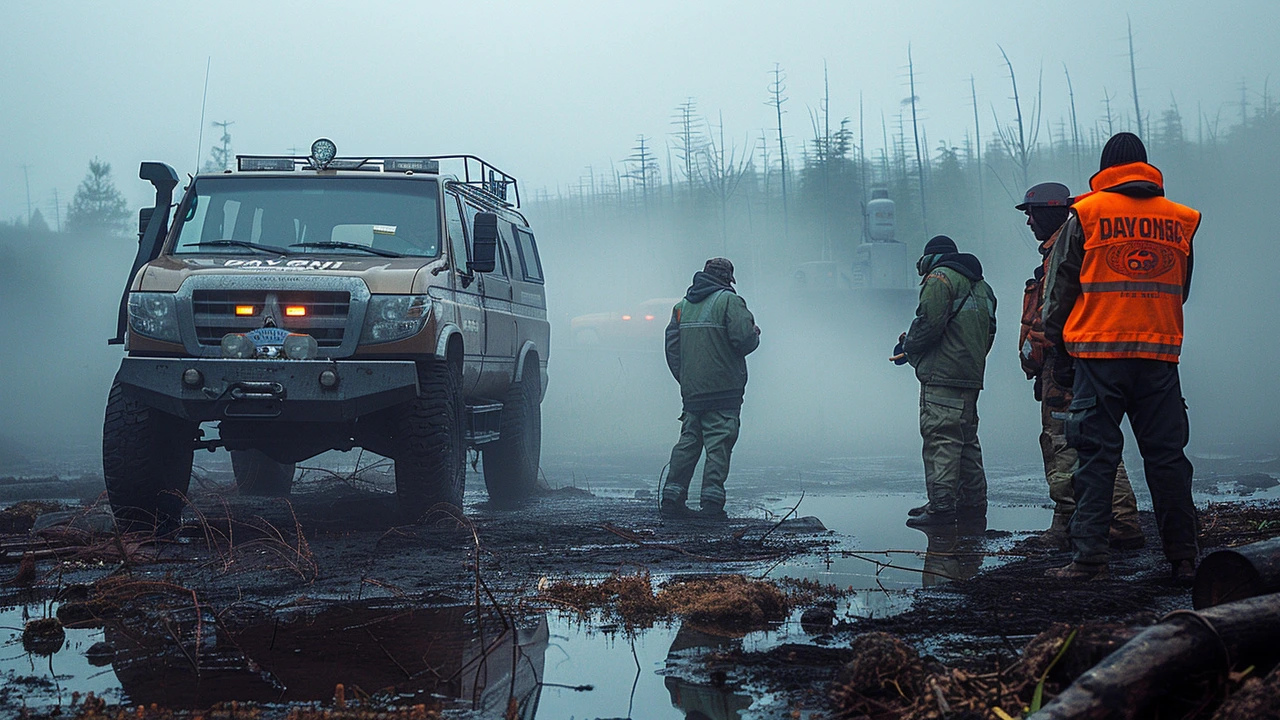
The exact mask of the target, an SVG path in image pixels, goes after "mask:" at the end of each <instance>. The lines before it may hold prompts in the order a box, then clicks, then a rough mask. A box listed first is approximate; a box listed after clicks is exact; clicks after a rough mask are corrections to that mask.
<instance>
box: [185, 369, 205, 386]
mask: <svg viewBox="0 0 1280 720" xmlns="http://www.w3.org/2000/svg"><path fill="white" fill-rule="evenodd" d="M182 384H183V385H186V386H187V387H193V388H194V387H200V386H201V385H203V384H204V375H201V374H200V371H199V370H197V369H195V368H187V369H186V370H183V371H182Z"/></svg>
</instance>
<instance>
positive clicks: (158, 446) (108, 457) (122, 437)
mask: <svg viewBox="0 0 1280 720" xmlns="http://www.w3.org/2000/svg"><path fill="white" fill-rule="evenodd" d="M195 437H196V424H195V423H193V422H189V421H186V420H183V419H181V418H177V417H174V416H173V415H169V414H167V413H163V412H160V411H159V410H156V409H155V408H152V407H148V406H147V405H144V404H143V403H141V402H139V401H138V399H137V398H136V397H134V396H133V395H132V393H131V392H130V391H129V390H128V388H126V387H124V386H123V385H121V384H120V383H119V382H115V383H112V385H111V394H110V395H109V396H108V397H107V413H106V417H105V419H104V421H103V424H102V474H103V477H104V479H105V480H106V485H107V497H108V498H109V499H110V501H111V511H112V513H113V514H114V515H115V517H116V522H117V524H118V525H119V526H120V529H121V530H125V531H132V530H147V529H153V528H164V527H166V526H169V525H171V524H173V523H175V522H177V521H178V520H180V519H181V517H182V506H183V499H182V497H181V496H182V495H185V494H186V492H187V488H188V487H189V486H190V484H191V456H192V453H193V452H194V450H195Z"/></svg>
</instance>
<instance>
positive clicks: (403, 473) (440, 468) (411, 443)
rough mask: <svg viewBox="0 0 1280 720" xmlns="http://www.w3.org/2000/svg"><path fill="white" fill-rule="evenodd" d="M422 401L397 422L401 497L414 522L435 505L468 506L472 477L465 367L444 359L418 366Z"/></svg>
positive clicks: (411, 405)
mask: <svg viewBox="0 0 1280 720" xmlns="http://www.w3.org/2000/svg"><path fill="white" fill-rule="evenodd" d="M418 390H419V394H418V399H416V400H413V401H412V402H408V403H405V405H404V406H403V407H402V408H400V409H399V411H398V412H397V414H396V417H395V420H394V429H395V432H394V435H393V439H392V443H393V446H394V448H395V456H394V457H393V458H392V459H393V460H394V461H395V472H396V499H397V501H398V502H399V504H400V509H401V513H402V514H403V515H404V517H405V519H407V520H410V521H417V520H420V519H421V518H422V517H423V515H424V514H425V513H426V512H427V511H428V510H429V509H431V507H432V506H433V505H436V504H439V503H449V504H450V505H456V506H457V507H459V508H461V507H462V491H463V487H464V485H465V483H466V479H467V465H466V452H467V444H466V435H465V432H466V406H465V405H464V404H463V400H462V371H461V368H460V367H452V366H450V365H449V364H448V363H447V362H444V361H428V362H424V363H419V364H418Z"/></svg>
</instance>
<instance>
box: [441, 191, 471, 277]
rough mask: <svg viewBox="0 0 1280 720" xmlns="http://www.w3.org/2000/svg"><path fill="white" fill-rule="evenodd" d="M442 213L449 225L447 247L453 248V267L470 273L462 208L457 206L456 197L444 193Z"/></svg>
mask: <svg viewBox="0 0 1280 720" xmlns="http://www.w3.org/2000/svg"><path fill="white" fill-rule="evenodd" d="M444 215H445V221H446V222H447V223H448V225H449V247H450V248H451V249H452V250H453V267H454V268H455V269H456V270H457V271H458V272H460V273H467V274H470V272H471V271H470V270H468V269H467V260H468V259H469V258H470V257H471V255H470V253H469V252H468V250H467V249H468V246H469V244H468V243H467V236H466V230H465V229H464V228H463V223H462V210H461V209H460V208H459V207H458V198H457V197H456V196H454V195H449V194H446V195H445V196H444Z"/></svg>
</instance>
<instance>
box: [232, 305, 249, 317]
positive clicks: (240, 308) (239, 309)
mask: <svg viewBox="0 0 1280 720" xmlns="http://www.w3.org/2000/svg"><path fill="white" fill-rule="evenodd" d="M236 314H237V315H252V314H253V306H252V305H237V306H236Z"/></svg>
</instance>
